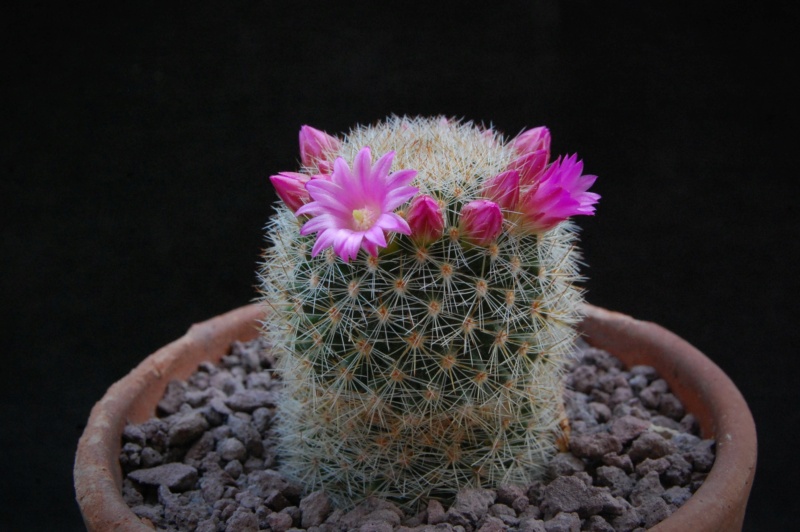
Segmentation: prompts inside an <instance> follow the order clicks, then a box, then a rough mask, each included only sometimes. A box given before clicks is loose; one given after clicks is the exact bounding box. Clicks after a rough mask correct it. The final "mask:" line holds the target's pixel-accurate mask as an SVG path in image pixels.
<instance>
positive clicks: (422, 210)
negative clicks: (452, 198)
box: [406, 195, 444, 244]
mask: <svg viewBox="0 0 800 532" xmlns="http://www.w3.org/2000/svg"><path fill="white" fill-rule="evenodd" d="M406 221H407V222H408V225H409V226H410V227H411V238H413V239H414V240H415V241H417V242H419V243H420V244H430V243H431V242H434V241H435V240H437V239H439V237H441V236H442V232H443V231H444V216H442V209H441V208H440V207H439V204H438V203H437V202H436V200H435V199H433V198H432V197H430V196H428V195H421V196H417V197H416V198H414V200H413V201H412V202H411V205H410V206H409V208H408V211H407V212H406Z"/></svg>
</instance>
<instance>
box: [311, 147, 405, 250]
mask: <svg viewBox="0 0 800 532" xmlns="http://www.w3.org/2000/svg"><path fill="white" fill-rule="evenodd" d="M394 155H395V152H393V151H392V152H389V153H387V154H386V155H384V156H383V157H381V158H380V159H378V160H377V161H376V162H375V164H374V165H373V164H372V154H371V152H370V149H369V148H368V147H365V148H362V149H361V151H359V152H358V154H357V155H356V157H355V160H354V161H353V169H352V170H351V169H350V167H349V166H348V165H347V163H346V162H345V160H344V159H343V158H341V157H339V158H338V159H336V162H334V164H333V174H332V175H331V179H330V181H328V180H324V179H313V180H311V181H309V182H308V183H306V189H307V190H308V193H309V194H310V195H311V199H312V200H313V201H311V202H310V203H306V204H305V205H303V206H302V207H300V208H299V209H298V210H297V212H296V214H297V215H298V216H300V215H303V214H310V215H311V216H312V218H311V219H310V220H309V221H307V222H306V223H305V224H304V225H303V227H302V229H301V230H300V234H302V235H309V234H311V233H317V240H316V242H315V243H314V247H313V248H312V250H311V255H312V256H314V257H316V256H317V255H318V254H319V252H320V251H322V250H323V249H327V248H329V247H331V246H333V251H334V252H335V253H336V254H337V255H339V257H341V258H342V260H344V261H345V262H349V261H350V259H352V258H355V257H356V256H357V255H358V251H359V250H360V249H361V248H364V249H365V250H366V251H367V252H368V253H369V254H371V255H373V256H376V255H377V254H378V248H379V247H386V234H385V232H386V231H394V232H396V233H402V234H405V235H407V234H409V233H410V232H411V229H410V228H409V226H408V223H406V221H405V220H403V218H401V217H400V215H398V214H396V213H394V212H393V211H394V210H395V209H396V208H397V207H399V206H400V205H402V204H403V203H405V202H406V201H408V200H409V199H410V198H411V197H412V196H413V195H414V194H416V193H417V192H418V191H419V189H417V188H415V187H411V186H408V184H409V183H410V182H411V180H412V179H414V177H416V175H417V171H416V170H399V171H397V172H394V173H392V174H389V169H390V168H391V166H392V160H393V159H394Z"/></svg>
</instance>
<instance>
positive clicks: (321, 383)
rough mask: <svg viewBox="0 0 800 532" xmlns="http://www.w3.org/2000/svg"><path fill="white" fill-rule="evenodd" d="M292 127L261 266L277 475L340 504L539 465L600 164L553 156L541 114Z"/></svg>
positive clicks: (524, 475)
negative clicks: (523, 119) (498, 123)
mask: <svg viewBox="0 0 800 532" xmlns="http://www.w3.org/2000/svg"><path fill="white" fill-rule="evenodd" d="M300 142H301V154H302V162H303V168H302V169H301V172H300V173H283V174H279V175H276V176H273V177H272V181H273V184H274V185H275V186H276V189H277V191H278V194H279V195H280V196H281V198H282V199H283V204H281V205H279V206H278V207H277V212H276V214H275V216H274V217H273V219H272V221H271V222H270V224H269V226H268V232H269V236H270V238H271V240H272V243H273V245H272V247H271V248H269V249H268V250H267V251H266V252H265V255H264V262H263V265H262V269H261V272H260V278H261V290H262V301H263V302H264V303H265V305H266V306H267V307H268V308H267V313H266V318H265V321H264V335H265V336H266V337H267V338H268V340H269V341H270V342H271V344H272V345H273V346H274V347H275V349H276V350H277V352H278V353H279V360H280V369H281V371H282V372H283V378H284V380H285V387H284V390H283V397H282V399H281V401H280V404H279V420H280V421H279V424H278V427H277V430H278V431H279V436H280V443H281V448H280V462H281V467H282V469H283V472H284V473H285V474H286V475H287V476H289V477H290V478H292V479H295V480H296V481H299V482H301V483H302V484H303V485H304V486H305V487H306V488H307V489H309V490H312V489H317V488H319V487H323V488H325V489H326V490H327V491H328V492H329V494H330V495H331V496H332V497H333V498H334V499H335V500H337V502H338V503H339V504H342V505H344V506H348V505H350V504H351V503H353V502H355V501H357V500H358V499H360V498H362V497H364V496H368V495H377V496H381V497H385V498H388V499H390V500H394V501H396V502H399V503H400V504H403V505H406V506H412V505H413V504H414V503H415V502H417V501H421V500H425V499H427V498H429V497H440V498H449V497H451V496H452V495H454V494H455V492H456V491H457V490H458V489H459V488H461V487H464V486H484V487H485V486H489V487H491V486H495V485H497V484H499V483H527V482H529V481H530V480H532V479H533V478H535V477H536V476H537V475H538V474H540V473H541V471H542V470H543V468H544V466H545V464H546V462H547V460H548V458H549V457H550V456H551V455H552V454H553V453H554V452H555V442H556V440H557V438H559V436H560V429H559V423H560V421H561V419H562V415H563V414H562V412H563V407H562V405H561V394H562V383H561V376H562V369H563V364H564V361H565V359H566V357H567V356H568V354H569V353H570V351H571V348H572V343H573V339H574V336H575V333H574V324H575V323H576V322H577V320H578V305H579V303H580V301H581V299H582V297H581V291H580V290H579V289H578V288H577V287H576V286H575V285H574V283H575V282H576V281H577V280H578V279H579V273H578V269H577V262H578V252H577V250H576V245H575V244H576V235H575V226H574V225H573V224H572V223H571V222H570V221H569V220H568V217H569V216H571V215H573V214H591V213H592V212H593V204H594V203H595V202H596V201H597V198H598V196H597V195H596V194H593V193H590V192H587V189H588V187H589V186H590V185H591V184H592V182H593V181H594V176H584V175H581V170H582V165H581V163H580V161H577V159H576V158H575V157H574V156H573V157H571V158H565V159H563V160H562V159H558V160H556V161H554V162H550V161H549V155H550V154H549V149H550V137H549V132H548V131H547V129H546V128H537V129H536V130H530V131H528V132H526V133H523V134H521V135H519V136H518V137H516V138H515V139H513V140H511V141H506V140H505V139H504V138H503V137H502V136H501V135H500V134H499V133H497V132H495V131H494V130H492V129H483V128H480V127H477V126H475V125H473V124H472V123H469V122H459V121H453V120H447V119H443V118H434V119H423V118H414V119H410V118H405V117H393V118H390V119H388V120H387V121H385V122H382V123H379V124H377V125H374V126H366V127H356V128H355V129H353V130H352V131H350V133H349V134H347V135H346V136H345V137H344V138H343V139H338V138H335V137H331V136H329V135H327V134H325V133H322V132H321V131H317V130H314V129H312V128H308V127H307V126H305V127H304V128H303V130H301V135H300ZM365 147H369V148H370V149H369V150H365ZM392 152H393V153H392ZM373 153H374V154H377V155H378V156H383V157H381V158H380V159H378V161H376V162H375V163H374V164H373V163H372V159H371V156H372V154H373ZM351 165H352V169H351ZM390 165H391V168H392V169H394V172H390V171H389V170H390V168H389V166H390Z"/></svg>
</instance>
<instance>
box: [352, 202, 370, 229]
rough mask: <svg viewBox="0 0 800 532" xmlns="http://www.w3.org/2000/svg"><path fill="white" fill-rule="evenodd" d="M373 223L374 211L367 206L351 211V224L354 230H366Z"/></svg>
mask: <svg viewBox="0 0 800 532" xmlns="http://www.w3.org/2000/svg"><path fill="white" fill-rule="evenodd" d="M374 223H375V212H374V211H373V210H372V209H370V208H369V207H364V208H362V209H355V210H354V211H353V225H354V229H355V230H356V231H366V230H367V229H369V228H370V227H372V225H373V224H374Z"/></svg>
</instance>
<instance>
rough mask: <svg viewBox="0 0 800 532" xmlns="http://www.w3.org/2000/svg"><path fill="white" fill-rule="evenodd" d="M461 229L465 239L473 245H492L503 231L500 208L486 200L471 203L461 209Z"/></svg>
mask: <svg viewBox="0 0 800 532" xmlns="http://www.w3.org/2000/svg"><path fill="white" fill-rule="evenodd" d="M459 229H460V230H461V234H462V235H463V236H464V238H465V239H466V240H467V241H469V242H472V243H473V244H477V245H479V246H486V245H488V244H490V243H491V242H492V241H493V240H494V239H495V238H497V237H498V235H500V231H502V230H503V213H502V212H501V211H500V206H499V205H497V203H495V202H493V201H489V200H485V199H479V200H474V201H470V202H469V203H467V204H466V205H464V207H462V208H461V219H460V220H459Z"/></svg>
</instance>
